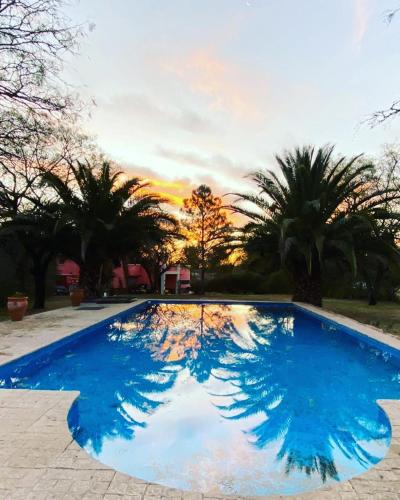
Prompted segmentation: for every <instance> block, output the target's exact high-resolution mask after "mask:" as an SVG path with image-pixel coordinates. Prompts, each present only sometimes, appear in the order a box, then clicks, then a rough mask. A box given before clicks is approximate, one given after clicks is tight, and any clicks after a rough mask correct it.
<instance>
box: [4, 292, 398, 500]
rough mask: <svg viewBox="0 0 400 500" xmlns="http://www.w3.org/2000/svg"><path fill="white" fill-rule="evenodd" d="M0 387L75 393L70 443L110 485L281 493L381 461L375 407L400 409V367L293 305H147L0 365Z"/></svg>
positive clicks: (382, 418) (385, 435)
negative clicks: (121, 480)
mask: <svg viewBox="0 0 400 500" xmlns="http://www.w3.org/2000/svg"><path fill="white" fill-rule="evenodd" d="M71 340H72V341H71ZM0 385H1V386H2V387H5V388H11V387H12V388H33V389H55V390H79V391H80V392H81V396H80V398H79V399H77V401H76V403H75V404H74V406H73V407H72V409H71V411H70V414H69V425H70V428H71V431H72V433H73V435H74V437H75V439H76V440H77V441H78V443H79V444H80V445H81V446H82V447H83V448H85V449H86V450H87V451H88V452H89V453H90V454H91V455H92V456H93V457H95V458H97V459H98V460H100V461H101V462H103V463H104V464H107V465H109V466H111V467H114V468H115V469H117V470H119V471H121V472H126V473H128V474H131V475H132V476H135V477H139V478H142V479H145V480H150V481H155V482H158V483H160V484H164V485H167V486H172V487H178V488H183V489H191V490H196V491H198V490H201V491H204V492H213V493H217V492H222V493H227V494H243V495H266V494H272V493H280V494H291V493H298V492H302V491H307V490H312V489H315V488H318V487H321V486H323V485H327V484H330V483H335V482H337V481H339V480H344V479H347V478H350V477H352V476H354V475H357V474H360V473H362V472H364V471H365V470H366V469H368V468H370V467H372V466H373V465H374V464H375V463H377V462H378V461H379V460H381V459H382V458H383V457H384V455H385V453H386V452H387V449H388V446H389V443H390V436H391V430H390V425H389V422H388V419H387V417H386V415H385V414H384V412H383V411H382V410H381V409H380V408H379V407H378V405H377V404H376V400H377V399H385V398H390V399H400V363H399V361H398V357H397V355H396V353H395V352H392V353H389V352H385V351H383V350H382V349H381V348H380V347H379V346H371V345H369V344H367V343H365V342H364V341H363V340H362V337H360V336H357V335H350V334H349V333H348V332H344V331H343V330H341V329H340V328H338V327H337V326H335V325H334V324H331V323H327V322H325V321H322V320H321V319H319V318H318V317H316V316H312V315H310V314H308V313H306V312H304V311H302V310H300V309H298V308H296V307H294V306H291V305H265V304H263V305H260V304H253V305H252V304H215V303H204V304H200V303H196V304H191V303H160V302H159V303H157V302H151V303H147V304H145V305H142V306H139V307H138V308H137V309H132V310H131V311H130V312H128V313H125V314H123V315H122V316H121V317H118V318H114V319H113V320H111V321H109V322H108V323H106V324H104V325H102V326H101V327H98V328H97V329H94V330H92V331H90V332H89V333H88V334H87V335H85V336H80V337H79V338H75V339H74V338H72V339H70V341H69V342H68V343H63V344H59V345H58V346H57V349H55V348H50V349H46V350H44V351H39V352H38V353H36V354H34V355H31V356H28V357H26V358H25V359H22V360H21V361H19V362H14V363H11V364H9V365H6V366H3V367H2V368H0Z"/></svg>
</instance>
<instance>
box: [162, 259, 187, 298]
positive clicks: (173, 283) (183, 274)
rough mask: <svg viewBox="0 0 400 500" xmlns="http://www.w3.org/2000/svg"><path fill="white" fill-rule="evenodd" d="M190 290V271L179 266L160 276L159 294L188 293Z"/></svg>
mask: <svg viewBox="0 0 400 500" xmlns="http://www.w3.org/2000/svg"><path fill="white" fill-rule="evenodd" d="M189 289H190V269H189V268H188V267H183V266H181V265H177V266H172V267H170V268H169V269H167V270H166V271H164V272H163V273H162V275H161V293H162V294H163V293H165V292H169V293H180V292H184V293H185V292H188V291H189Z"/></svg>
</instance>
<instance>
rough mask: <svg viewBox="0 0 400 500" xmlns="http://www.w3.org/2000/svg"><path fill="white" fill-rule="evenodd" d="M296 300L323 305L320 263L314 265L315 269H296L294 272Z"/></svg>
mask: <svg viewBox="0 0 400 500" xmlns="http://www.w3.org/2000/svg"><path fill="white" fill-rule="evenodd" d="M292 300H293V301H294V302H305V303H306V304H311V305H313V306H317V307H321V306H322V282H321V271H320V267H319V265H318V264H316V265H315V266H313V271H312V272H311V273H308V271H307V270H306V269H304V268H303V269H299V270H296V272H295V273H294V293H293V297H292Z"/></svg>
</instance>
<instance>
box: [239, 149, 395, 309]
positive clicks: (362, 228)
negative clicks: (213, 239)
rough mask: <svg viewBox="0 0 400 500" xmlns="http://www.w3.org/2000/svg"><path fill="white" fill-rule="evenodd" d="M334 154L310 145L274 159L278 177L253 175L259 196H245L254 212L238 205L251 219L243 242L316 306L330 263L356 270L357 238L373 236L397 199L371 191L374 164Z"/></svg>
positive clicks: (270, 173)
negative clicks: (276, 266)
mask: <svg viewBox="0 0 400 500" xmlns="http://www.w3.org/2000/svg"><path fill="white" fill-rule="evenodd" d="M333 149H334V148H333V147H328V146H326V147H323V148H319V149H315V148H314V147H312V146H306V147H303V148H296V149H295V150H294V151H293V152H286V153H285V154H284V155H283V156H282V157H281V156H276V161H277V164H278V167H279V173H278V174H277V173H275V172H274V171H272V170H267V171H265V172H264V171H258V172H255V173H254V174H253V176H252V179H253V181H254V182H255V184H256V186H257V188H258V189H259V194H257V195H253V194H239V200H241V201H245V202H250V204H252V205H253V207H254V209H251V208H250V209H249V208H247V207H243V206H235V207H234V210H235V211H236V212H239V213H242V214H244V215H246V216H247V217H249V218H250V222H249V223H248V224H247V225H246V226H245V228H244V235H245V244H246V245H247V246H248V247H249V248H251V250H252V251H254V250H255V249H258V251H259V252H260V253H262V254H263V255H265V259H272V260H275V261H277V260H278V259H279V260H280V262H281V264H283V265H284V266H285V267H286V268H287V269H288V270H289V272H290V273H291V275H292V277H293V281H294V283H295V289H294V295H293V300H296V301H301V302H308V303H311V304H314V305H317V306H320V305H321V302H322V274H323V270H324V264H325V263H326V261H327V260H328V259H340V260H344V261H346V262H347V264H348V265H349V266H350V268H351V269H352V271H353V273H355V272H356V269H357V259H356V252H355V241H356V238H357V234H360V233H363V234H365V232H367V233H368V232H371V231H372V230H373V224H372V223H373V221H374V220H376V219H377V218H379V217H387V213H385V210H384V209H383V205H384V204H385V203H387V199H388V197H389V198H391V199H392V198H393V199H395V198H397V197H399V193H395V192H388V190H387V189H386V190H382V189H371V186H370V185H369V186H368V189H367V185H366V180H365V179H366V175H367V174H368V173H369V172H370V171H371V165H370V164H367V163H361V161H360V157H359V156H356V157H354V158H351V159H350V160H347V159H346V158H345V157H341V158H339V159H334V157H333ZM389 191H390V190H389ZM355 194H356V195H357V196H355Z"/></svg>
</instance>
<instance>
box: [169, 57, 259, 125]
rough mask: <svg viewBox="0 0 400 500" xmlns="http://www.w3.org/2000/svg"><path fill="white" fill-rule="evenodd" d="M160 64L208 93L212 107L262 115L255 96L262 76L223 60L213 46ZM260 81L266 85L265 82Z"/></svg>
mask: <svg viewBox="0 0 400 500" xmlns="http://www.w3.org/2000/svg"><path fill="white" fill-rule="evenodd" d="M161 66H162V67H163V68H164V69H165V70H166V71H169V72H170V73H172V74H174V75H176V76H177V77H178V78H179V79H180V80H181V81H182V82H184V83H185V84H186V85H187V86H188V87H189V88H190V90H191V91H193V92H196V93H200V94H203V95H205V96H207V97H208V98H209V99H210V108H211V109H212V110H214V111H227V112H230V113H232V114H234V115H236V116H238V117H250V118H255V117H259V116H260V102H259V99H257V97H256V94H260V92H259V90H258V89H259V88H260V87H259V83H260V78H259V77H258V78H257V77H256V76H255V75H254V74H252V75H251V78H250V77H249V76H248V75H247V74H246V72H245V71H243V70H242V69H241V68H240V67H238V66H236V65H234V64H232V63H230V62H227V61H224V60H223V59H221V58H220V57H218V56H217V55H216V54H214V53H213V52H212V51H211V50H197V51H193V52H191V53H189V54H188V55H187V56H185V57H184V58H183V59H180V60H176V61H172V62H168V63H162V64H161ZM261 83H262V84H263V86H264V82H261ZM257 87H258V88H257ZM259 97H260V96H259Z"/></svg>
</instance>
